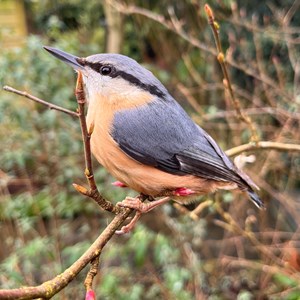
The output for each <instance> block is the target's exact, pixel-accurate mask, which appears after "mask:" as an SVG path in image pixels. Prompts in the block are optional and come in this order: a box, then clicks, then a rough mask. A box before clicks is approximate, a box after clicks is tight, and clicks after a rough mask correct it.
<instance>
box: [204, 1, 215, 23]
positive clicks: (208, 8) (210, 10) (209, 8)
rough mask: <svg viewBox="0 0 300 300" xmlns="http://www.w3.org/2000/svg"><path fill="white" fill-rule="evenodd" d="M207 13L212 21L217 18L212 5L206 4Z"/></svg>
mask: <svg viewBox="0 0 300 300" xmlns="http://www.w3.org/2000/svg"><path fill="white" fill-rule="evenodd" d="M204 9H205V13H206V15H207V17H208V18H209V20H210V21H213V20H214V19H215V16H214V13H213V11H212V9H211V7H210V6H209V5H208V4H205V5H204Z"/></svg>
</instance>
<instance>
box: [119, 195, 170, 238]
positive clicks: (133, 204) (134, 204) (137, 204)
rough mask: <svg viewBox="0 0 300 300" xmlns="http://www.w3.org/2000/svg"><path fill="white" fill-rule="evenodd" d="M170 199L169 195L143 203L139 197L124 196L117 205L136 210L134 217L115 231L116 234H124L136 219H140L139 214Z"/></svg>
mask: <svg viewBox="0 0 300 300" xmlns="http://www.w3.org/2000/svg"><path fill="white" fill-rule="evenodd" d="M168 201H170V197H165V198H162V199H159V200H155V201H153V202H151V203H143V202H142V201H141V200H140V197H136V198H131V197H126V198H125V199H124V200H123V201H122V202H119V203H117V205H118V206H121V207H127V208H131V209H134V210H136V213H135V216H134V218H133V219H132V220H131V221H130V223H129V224H128V225H126V226H123V227H122V228H121V229H120V230H117V231H116V234H124V233H128V232H130V231H131V230H132V229H133V228H134V226H135V224H136V223H137V221H138V220H139V219H140V217H141V215H142V214H144V213H147V212H148V211H150V210H152V209H153V208H155V207H157V206H159V205H162V204H164V203H166V202H168Z"/></svg>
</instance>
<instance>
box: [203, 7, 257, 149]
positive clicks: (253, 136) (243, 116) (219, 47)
mask: <svg viewBox="0 0 300 300" xmlns="http://www.w3.org/2000/svg"><path fill="white" fill-rule="evenodd" d="M204 8H205V12H206V15H207V17H208V23H209V25H210V26H211V28H212V31H213V35H214V39H215V43H216V48H217V51H218V54H217V59H218V61H219V63H220V66H221V69H222V72H223V75H224V82H223V83H224V86H225V88H226V89H227V90H228V92H229V95H230V99H231V102H232V103H233V106H234V108H235V110H236V113H237V116H238V118H239V119H240V120H241V121H243V122H244V123H246V124H247V125H248V127H249V129H250V131H251V140H252V142H255V143H256V142H258V140H259V138H258V133H257V129H256V126H255V124H254V123H253V122H252V120H251V118H250V117H249V116H248V115H246V114H245V113H244V112H243V111H242V109H241V105H240V102H239V100H238V99H237V98H236V97H235V95H234V92H233V88H232V85H231V81H230V77H229V74H228V70H227V65H226V61H225V56H224V53H223V50H222V45H221V41H220V37H219V25H218V23H217V22H216V21H215V17H214V13H213V11H212V9H211V8H210V6H209V5H208V4H205V7H204Z"/></svg>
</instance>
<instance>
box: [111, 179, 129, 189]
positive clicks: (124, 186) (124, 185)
mask: <svg viewBox="0 0 300 300" xmlns="http://www.w3.org/2000/svg"><path fill="white" fill-rule="evenodd" d="M112 185H114V186H117V187H121V188H126V187H127V185H126V184H125V183H123V182H121V181H115V182H113V183H112Z"/></svg>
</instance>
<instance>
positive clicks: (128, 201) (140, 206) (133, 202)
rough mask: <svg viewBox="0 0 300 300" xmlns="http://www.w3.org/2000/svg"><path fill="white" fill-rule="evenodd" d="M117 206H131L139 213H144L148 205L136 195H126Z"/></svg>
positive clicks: (147, 209)
mask: <svg viewBox="0 0 300 300" xmlns="http://www.w3.org/2000/svg"><path fill="white" fill-rule="evenodd" d="M117 206H121V207H126V208H131V209H134V210H136V211H138V212H140V213H146V212H148V211H149V208H148V205H147V204H145V203H143V202H142V201H141V200H140V199H139V198H138V197H137V198H132V197H126V198H125V199H124V200H123V201H122V202H118V203H117Z"/></svg>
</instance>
